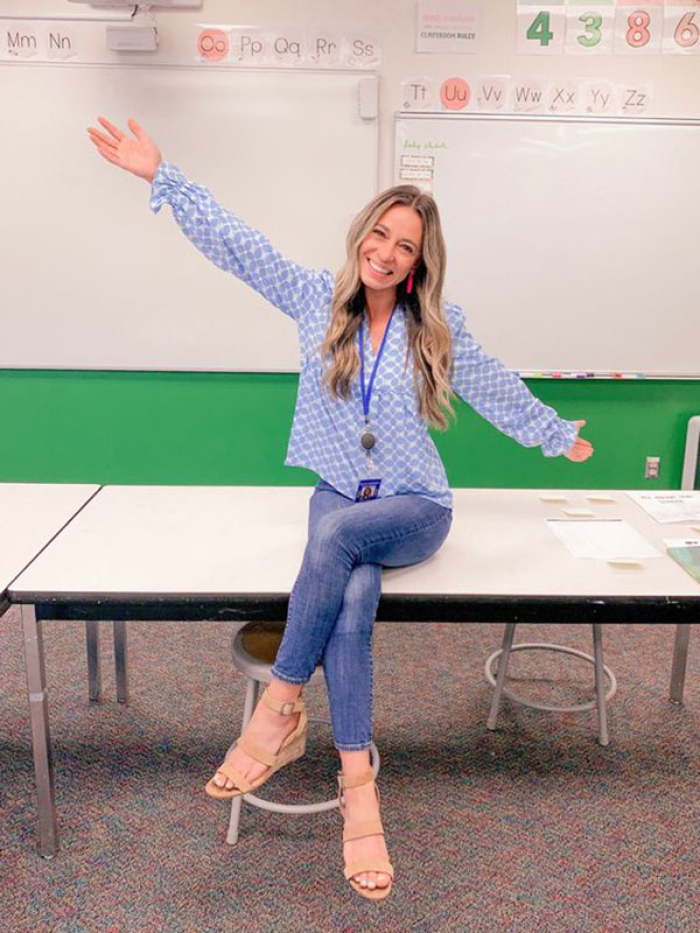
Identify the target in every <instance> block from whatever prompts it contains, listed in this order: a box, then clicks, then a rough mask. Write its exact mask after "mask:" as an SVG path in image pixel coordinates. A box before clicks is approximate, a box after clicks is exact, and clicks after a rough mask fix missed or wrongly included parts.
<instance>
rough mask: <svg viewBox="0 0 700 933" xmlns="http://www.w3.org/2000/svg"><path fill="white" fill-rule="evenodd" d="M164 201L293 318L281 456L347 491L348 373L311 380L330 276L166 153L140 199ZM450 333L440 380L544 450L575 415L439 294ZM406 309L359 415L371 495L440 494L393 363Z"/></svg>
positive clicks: (426, 442) (445, 493)
mask: <svg viewBox="0 0 700 933" xmlns="http://www.w3.org/2000/svg"><path fill="white" fill-rule="evenodd" d="M164 203H168V204H169V205H170V207H171V208H172V211H173V214H174V216H175V220H176V221H177V223H178V225H179V226H180V228H181V229H182V231H183V233H184V234H185V236H186V237H188V239H189V240H190V241H191V242H192V243H194V245H195V246H196V247H197V249H199V250H201V252H202V253H204V255H205V256H206V257H207V258H208V259H210V260H211V261H212V262H213V263H215V264H216V265H217V266H219V267H220V268H221V269H224V270H225V271H227V272H232V273H233V274H234V275H235V276H237V277H238V278H239V279H241V280H242V281H243V282H245V283H246V284H248V285H250V286H251V287H252V288H254V289H255V290H256V291H257V292H259V293H260V294H261V295H262V296H263V297H264V298H266V299H267V300H268V301H270V302H271V303H272V304H273V305H275V307H277V308H279V310H280V311H282V312H283V313H284V314H287V315H289V316H290V317H291V318H293V319H294V320H295V321H296V323H297V327H298V332H299V343H300V350H301V361H300V362H301V372H300V376H299V389H298V394H297V402H296V409H295V413H294V423H293V425H292V432H291V436H290V439H289V447H288V450H287V458H286V460H285V463H286V464H287V465H290V466H300V467H306V468H307V469H309V470H313V471H314V472H315V473H317V474H318V475H319V476H320V477H322V478H323V479H325V480H326V482H328V483H330V484H331V485H332V486H334V487H335V488H336V489H337V490H338V491H339V492H341V493H342V494H343V495H345V496H348V497H350V498H353V499H354V498H355V493H356V491H357V483H358V479H360V478H366V477H367V458H366V452H365V451H364V449H363V448H362V446H361V444H360V435H361V433H362V429H363V427H364V416H363V410H362V394H361V390H360V386H359V380H356V382H355V384H354V385H353V387H352V395H351V397H350V398H349V399H348V400H347V401H343V400H334V399H333V398H331V396H330V394H329V393H328V390H327V388H325V387H324V386H322V382H321V379H322V374H323V366H322V362H321V358H320V354H319V346H320V344H321V343H322V342H323V339H324V337H325V333H326V330H327V327H328V323H329V314H330V307H331V298H332V294H333V281H334V277H333V276H332V275H331V273H330V272H328V271H327V270H323V271H321V272H315V271H312V270H310V269H305V268H303V267H302V266H299V265H297V264H296V263H295V262H292V261H290V260H289V259H286V258H285V257H284V256H281V255H280V254H279V253H278V252H277V251H276V250H275V249H274V247H273V246H272V245H271V244H270V242H269V241H268V240H267V239H266V237H265V236H263V235H262V234H261V233H260V232H259V231H257V230H254V229H251V228H250V227H248V226H247V225H246V224H245V223H243V221H242V220H240V219H239V218H238V217H236V216H235V215H234V214H232V213H231V212H230V211H228V210H226V209H224V208H223V207H221V205H220V204H218V203H217V202H216V201H215V200H214V198H213V197H212V194H211V192H210V191H209V190H208V189H207V188H204V187H202V186H200V185H195V184H193V183H192V182H190V181H188V180H187V179H186V178H185V177H184V176H183V174H182V173H181V172H180V170H179V169H178V168H177V167H176V166H175V165H172V164H171V163H168V162H162V163H161V164H160V166H159V168H158V171H157V172H156V175H155V178H154V179H153V186H152V191H151V209H152V210H153V211H154V212H156V213H157V212H158V211H159V210H160V209H161V207H162V206H163V204H164ZM445 315H446V318H447V322H448V325H449V328H450V331H451V333H452V340H453V345H452V347H453V356H454V373H453V377H452V387H453V389H454V391H455V392H457V393H458V394H459V395H460V396H461V397H462V398H463V399H464V401H465V402H467V403H468V404H469V405H471V407H472V408H474V409H475V410H476V411H477V412H478V413H479V414H480V415H482V416H483V417H484V418H486V419H487V420H488V421H490V422H491V424H493V425H494V426H495V427H497V428H498V429H499V430H500V431H502V432H503V433H504V434H507V435H508V436H510V437H513V438H514V439H515V440H516V441H518V443H520V444H522V445H523V446H525V447H536V446H540V447H541V449H542V453H543V454H544V455H545V456H547V457H556V456H558V455H559V454H561V453H564V451H566V450H568V449H569V448H570V447H571V445H572V444H573V443H574V440H575V439H576V425H575V424H574V423H573V422H572V421H564V420H562V419H561V418H559V417H558V415H557V413H556V412H555V411H554V410H553V409H552V408H549V407H548V406H546V405H544V404H543V403H542V402H540V401H539V400H538V399H537V398H535V396H533V395H532V393H531V392H530V391H529V389H528V388H527V386H526V385H525V384H524V383H523V382H522V381H521V380H520V379H519V378H518V377H517V376H516V375H514V374H513V373H511V372H510V371H508V370H507V369H506V368H505V367H504V366H503V365H502V364H501V363H500V362H499V361H498V360H496V359H494V358H493V357H490V356H488V355H487V354H486V353H485V352H484V351H483V350H482V348H481V347H480V346H479V345H478V344H477V343H476V342H475V341H474V339H473V338H472V336H471V335H470V334H469V333H468V332H467V329H466V327H465V321H464V313H463V311H462V310H461V309H460V308H459V307H458V306H457V305H454V304H449V303H446V304H445ZM363 331H364V340H365V345H364V349H365V365H366V367H367V372H368V373H369V372H371V369H372V365H373V362H374V357H373V354H372V346H371V342H370V337H369V328H368V327H365V328H363ZM406 340H407V334H406V318H405V313H404V310H403V308H402V307H400V306H399V307H398V308H397V309H396V312H395V313H394V318H393V321H392V324H391V328H390V330H389V335H388V338H387V341H386V345H385V347H384V354H383V356H382V360H381V365H380V366H379V367H378V369H377V374H376V378H375V382H374V389H373V392H372V399H371V407H370V418H371V422H372V426H373V430H374V431H375V433H376V435H377V444H376V446H375V448H374V450H373V451H372V454H373V458H374V466H375V472H374V475H375V476H378V477H381V479H382V484H381V488H380V496H397V495H404V494H407V493H412V494H416V495H419V496H425V497H426V498H428V499H432V500H433V501H434V502H437V503H438V504H439V505H442V506H445V507H447V508H449V507H451V505H452V495H451V493H450V490H449V487H448V484H447V476H446V473H445V468H444V466H443V464H442V461H441V459H440V456H439V454H438V452H437V449H436V447H435V444H434V443H433V440H432V438H431V437H430V434H429V433H428V429H427V426H426V423H425V421H424V420H423V419H422V418H421V417H420V416H419V414H418V404H417V397H416V393H415V390H414V387H413V375H412V371H411V370H412V367H411V366H410V365H409V366H408V367H406V366H405V360H406V348H407V344H406Z"/></svg>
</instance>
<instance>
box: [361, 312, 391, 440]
mask: <svg viewBox="0 0 700 933" xmlns="http://www.w3.org/2000/svg"><path fill="white" fill-rule="evenodd" d="M395 310H396V309H395V308H394V311H395ZM394 311H392V312H391V317H390V318H389V321H388V323H387V325H386V330H385V331H384V336H383V337H382V342H381V344H380V346H379V350H378V351H377V357H376V359H375V361H374V366H373V367H372V372H371V374H370V377H369V385H368V386H367V389H366V390H365V340H364V333H363V330H362V321H360V388H361V389H362V409H363V411H364V413H365V424H369V403H370V399H371V398H372V386H373V385H374V377H375V376H376V375H377V369H378V367H379V361H380V360H381V358H382V353H383V352H384V344H385V343H386V338H387V337H388V336H389V328H390V327H391V322H392V321H393V319H394Z"/></svg>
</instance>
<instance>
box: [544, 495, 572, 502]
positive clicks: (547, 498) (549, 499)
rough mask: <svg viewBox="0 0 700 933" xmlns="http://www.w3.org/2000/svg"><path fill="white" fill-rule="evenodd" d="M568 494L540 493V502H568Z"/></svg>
mask: <svg viewBox="0 0 700 933" xmlns="http://www.w3.org/2000/svg"><path fill="white" fill-rule="evenodd" d="M568 501H569V498H568V496H556V495H551V496H550V495H545V494H543V495H541V496H540V502H568Z"/></svg>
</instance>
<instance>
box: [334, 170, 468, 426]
mask: <svg viewBox="0 0 700 933" xmlns="http://www.w3.org/2000/svg"><path fill="white" fill-rule="evenodd" d="M396 204H403V205H406V206H407V207H412V208H413V209H414V210H415V211H416V212H417V213H418V215H419V216H420V218H421V222H422V225H423V246H422V249H421V256H420V259H419V262H418V266H417V267H416V268H415V271H414V275H413V289H412V291H411V294H410V295H409V294H407V292H406V281H405V280H404V281H403V282H401V283H400V284H399V286H398V288H397V295H396V301H397V304H403V305H404V307H405V308H406V322H407V328H408V350H409V352H410V353H412V355H413V364H414V365H413V381H414V385H415V388H416V392H417V395H418V411H419V413H420V415H421V417H423V418H425V420H426V421H427V422H428V424H430V425H431V426H433V427H436V428H440V429H441V430H444V429H445V428H446V427H447V425H448V415H451V414H453V409H452V405H451V397H452V395H453V392H452V390H451V387H450V372H451V369H452V341H451V338H450V331H449V328H448V326H447V321H446V319H445V315H444V312H443V308H442V288H443V283H444V278H445V263H446V251H445V241H444V239H443V236H442V229H441V227H440V216H439V214H438V210H437V205H436V204H435V201H434V200H433V199H432V198H431V197H430V195H429V194H425V193H424V192H422V191H421V190H420V188H417V187H415V185H397V186H396V187H394V188H389V189H388V190H386V191H383V192H382V193H381V194H379V195H377V197H376V198H374V200H373V201H370V203H369V204H368V205H367V206H366V207H365V208H364V210H362V211H361V212H360V213H359V214H358V215H357V217H356V218H355V219H354V220H353V222H352V224H351V225H350V230H349V231H348V235H347V239H346V249H347V259H346V261H345V264H344V265H343V267H342V268H341V269H340V271H339V272H338V275H337V276H336V279H335V289H334V291H333V303H332V305H331V320H330V325H329V327H328V331H327V333H326V339H325V340H324V342H323V344H322V345H321V356H322V359H323V361H324V363H325V365H326V372H325V378H326V380H327V383H328V387H329V390H330V393H331V395H332V397H333V398H343V399H347V398H349V396H350V390H351V385H352V383H353V381H354V380H355V379H356V378H357V375H358V373H359V369H360V355H359V353H358V349H357V341H356V340H355V335H356V334H357V332H358V330H359V327H360V322H361V321H362V318H363V314H364V310H365V294H364V285H363V284H362V280H361V278H360V246H361V244H362V241H363V240H364V239H365V237H366V236H367V235H368V234H369V233H370V232H371V230H372V229H373V228H374V226H375V224H376V223H377V222H378V221H379V218H380V217H381V216H382V215H383V214H384V213H385V212H386V211H388V210H389V208H391V207H393V206H394V205H396ZM407 359H408V356H407Z"/></svg>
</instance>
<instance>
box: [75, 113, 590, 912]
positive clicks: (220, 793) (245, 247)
mask: <svg viewBox="0 0 700 933" xmlns="http://www.w3.org/2000/svg"><path fill="white" fill-rule="evenodd" d="M99 122H100V124H101V126H102V127H103V129H104V130H106V132H101V131H100V130H98V129H96V128H94V127H91V128H90V129H89V130H88V133H89V135H90V138H91V140H92V142H93V143H94V144H95V146H96V147H97V149H98V151H99V153H100V154H101V155H102V156H103V157H104V158H105V159H107V160H108V161H109V162H112V163H113V164H115V165H118V166H120V167H121V168H123V169H126V170H127V171H129V172H132V173H133V174H135V175H138V176H140V177H141V178H144V179H145V180H146V181H148V182H149V183H150V184H151V185H152V191H151V207H152V209H153V210H154V211H156V212H157V211H159V210H160V208H161V207H162V205H163V204H165V203H169V204H170V206H171V208H172V210H173V214H174V216H175V219H176V221H177V222H178V224H179V225H180V227H181V228H182V230H183V232H184V233H185V234H186V235H187V236H188V237H189V239H190V240H191V241H192V242H193V243H194V245H195V246H197V247H198V248H199V249H200V250H201V251H202V252H203V253H204V254H205V255H206V256H207V257H208V258H209V259H210V260H212V262H214V263H215V264H216V265H218V266H219V267H221V268H222V269H225V270H227V271H230V272H232V273H234V274H235V275H236V276H238V277H239V278H240V279H242V280H243V281H245V282H246V283H248V284H249V285H251V286H252V287H253V288H255V289H256V290H257V291H258V292H260V293H261V294H262V295H263V296H264V297H265V298H267V299H268V300H269V301H270V302H271V303H272V304H274V305H275V306H276V307H278V308H279V309H280V310H281V311H283V312H284V313H285V314H288V315H289V316H291V317H292V318H294V319H295V321H296V322H297V326H298V330H299V339H300V344H301V373H300V378H299V391H298V397H297V405H296V411H295V417H294V424H293V427H292V433H291V437H290V442H289V451H288V456H287V460H286V462H287V463H288V464H292V465H297V466H303V467H307V468H308V469H311V470H313V471H314V472H316V473H317V474H318V475H319V477H320V478H321V479H320V482H319V484H318V485H317V486H316V488H315V490H314V492H313V495H312V496H311V502H310V509H309V539H308V543H307V546H306V551H305V554H304V559H303V563H302V567H301V570H300V572H299V576H298V578H297V581H296V583H295V585H294V588H293V590H292V594H291V596H290V600H289V612H288V618H287V624H286V627H285V633H284V638H283V640H282V643H281V645H280V648H279V652H278V654H277V658H276V661H275V665H274V667H273V669H272V673H273V676H274V679H273V680H272V682H271V683H270V685H269V686H268V688H267V689H266V691H265V692H264V694H263V695H262V697H261V700H260V702H259V703H258V705H257V708H256V710H255V712H254V714H253V717H252V719H251V721H250V723H249V725H248V726H247V727H246V730H245V733H244V735H243V736H241V737H240V738H239V740H238V742H237V744H236V746H235V748H233V750H232V751H231V752H230V754H229V755H228V757H227V760H226V761H225V762H224V763H223V764H222V765H221V766H220V767H219V769H218V770H217V772H216V773H215V775H214V776H213V778H212V779H211V780H210V781H209V783H208V784H207V787H206V790H207V793H209V794H210V795H211V796H213V797H218V798H227V799H228V798H230V797H233V796H236V795H238V794H241V793H246V792H248V791H249V790H252V789H254V788H257V787H259V786H261V784H263V783H264V782H265V781H266V780H268V778H269V777H270V776H271V775H272V774H273V773H274V772H275V771H276V770H278V769H279V768H280V767H282V766H283V765H284V764H287V763H288V762H289V761H293V760H295V759H296V758H298V757H299V756H300V755H301V754H303V751H304V745H305V739H306V727H307V717H306V711H305V709H304V703H303V700H301V691H302V688H303V685H304V684H305V683H306V682H307V681H308V679H309V678H310V676H311V674H312V672H313V670H314V668H315V666H316V663H317V662H318V660H319V659H320V660H321V661H322V663H323V667H324V673H325V678H326V682H327V686H328V694H329V701H330V709H331V719H332V725H333V736H334V743H335V746H336V748H337V749H338V751H339V754H340V759H341V766H342V771H341V772H340V773H339V776H338V781H339V785H340V788H339V799H340V801H341V812H342V814H343V817H344V820H345V829H344V833H343V842H344V858H345V863H346V864H345V876H346V878H347V879H348V880H349V881H350V883H351V885H352V886H353V888H354V889H355V890H356V891H358V893H360V894H361V895H362V896H364V897H369V898H371V899H374V900H378V899H381V898H384V897H386V896H387V895H388V893H389V891H390V889H391V885H392V881H393V875H394V871H393V868H392V866H391V864H390V862H389V860H388V854H387V849H386V844H385V841H384V831H383V829H382V824H381V821H380V819H379V792H378V790H377V789H376V786H375V784H374V780H373V775H372V770H371V767H370V758H369V746H370V742H371V729H372V650H371V645H372V629H373V624H374V618H375V614H376V609H377V604H378V601H379V595H380V573H381V567H382V566H389V567H392V566H394V567H395V566H402V565H407V564H412V563H415V562H417V561H422V560H425V559H426V558H427V557H429V556H430V555H431V554H433V553H434V552H435V551H436V550H437V549H438V548H439V547H440V545H441V544H442V542H443V541H444V540H445V537H446V536H447V533H448V531H449V528H450V524H451V520H452V511H451V505H452V499H451V493H450V491H449V488H448V485H447V478H446V475H445V471H444V467H443V465H442V462H441V461H440V458H439V455H438V453H437V450H436V448H435V446H434V444H433V442H432V440H431V438H430V435H429V433H428V425H432V426H435V427H438V428H445V427H446V426H447V415H448V413H450V412H451V405H450V399H451V396H452V395H453V394H454V393H457V394H459V395H461V396H462V397H463V398H464V399H465V400H466V401H467V402H468V403H469V404H470V405H471V406H472V407H473V408H475V409H476V410H477V411H478V412H479V413H480V414H482V415H483V416H484V417H485V418H487V419H488V420H489V421H491V422H492V423H493V424H494V425H495V426H496V427H498V428H499V429H500V430H501V431H503V432H504V433H506V434H508V435H510V436H512V437H514V438H515V439H516V440H517V441H518V442H519V443H521V444H523V445H525V446H537V445H539V446H540V447H541V448H542V450H543V453H544V454H545V455H546V456H556V455H559V454H564V455H565V456H566V457H568V458H569V459H570V460H574V461H583V460H586V459H587V458H588V457H589V456H590V455H591V454H592V452H593V450H592V447H591V445H590V444H589V443H588V442H587V441H585V440H582V439H581V438H579V437H578V429H579V428H580V427H581V426H582V425H583V424H585V422H584V421H577V422H571V421H563V420H561V419H560V418H559V417H558V416H557V414H556V412H554V411H553V410H552V409H551V408H548V407H546V406H545V405H543V404H542V403H541V402H539V401H538V400H537V399H536V398H534V396H532V395H531V393H530V392H529V390H528V389H527V387H526V386H525V385H524V383H522V382H521V381H520V380H519V379H518V378H517V377H516V376H514V375H513V374H512V373H510V372H508V371H507V370H506V369H505V368H504V367H503V366H502V365H501V364H500V363H499V362H498V361H497V360H495V359H493V358H491V357H489V356H487V355H486V354H485V353H484V352H483V350H482V349H481V348H480V347H479V346H478V345H477V344H476V343H475V342H474V340H473V339H472V337H471V336H470V335H469V334H468V333H467V331H466V329H465V325H464V318H463V313H462V311H461V310H460V309H459V308H458V307H457V306H456V305H451V304H447V303H443V300H442V287H443V280H444V274H445V247H444V243H443V239H442V233H441V230H440V222H439V217H438V213H437V208H436V206H435V202H434V201H433V199H432V198H431V197H430V196H428V195H426V194H422V193H421V192H420V191H419V190H418V189H417V188H414V187H412V186H408V185H403V186H399V187H397V188H392V189H390V190H388V191H385V192H383V193H382V194H380V195H379V196H378V197H377V198H375V199H374V200H373V201H372V202H371V203H370V204H369V205H367V207H366V208H365V209H364V210H363V211H362V212H361V213H360V214H359V215H358V216H357V218H356V219H355V220H354V222H353V224H352V226H351V228H350V231H349V233H348V237H347V259H346V262H345V264H344V266H343V267H342V269H341V270H340V272H339V273H338V275H337V276H336V278H335V281H334V280H333V279H332V277H331V275H330V273H328V272H327V271H324V272H321V273H317V272H312V271H310V270H308V269H304V268H302V267H300V266H298V265H296V264H295V263H293V262H291V261H289V260H287V259H285V258H284V257H282V256H281V255H280V254H279V253H277V252H276V251H275V250H274V249H273V248H272V246H271V245H270V243H269V242H268V241H267V240H266V239H265V237H264V236H263V235H262V234H260V233H259V232H258V231H256V230H252V229H251V228H249V227H248V226H246V225H245V224H244V223H243V222H242V221H241V220H239V219H238V218H237V217H235V216H234V215H233V214H231V213H230V212H229V211H227V210H224V209H223V208H222V207H221V206H220V205H219V204H217V203H216V201H215V200H214V199H213V197H212V195H211V194H210V192H209V191H208V190H207V189H206V188H202V187H200V186H198V185H194V184H191V183H190V182H189V181H187V179H186V178H184V176H183V175H182V174H181V173H180V171H179V170H178V169H177V168H176V167H175V166H173V165H171V164H169V163H167V162H163V161H162V160H161V153H160V151H159V149H158V147H157V146H156V144H155V143H154V142H153V140H152V139H150V137H149V136H148V135H147V134H146V133H145V132H144V131H143V130H142V129H141V128H140V127H139V126H138V124H136V123H135V122H134V121H133V120H130V121H129V124H128V125H129V128H130V129H131V131H132V133H133V137H131V136H128V135H126V134H125V133H123V132H122V131H121V130H119V129H118V128H117V127H115V126H114V125H113V124H111V123H110V122H109V121H107V120H105V119H104V118H102V117H100V118H99Z"/></svg>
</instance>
